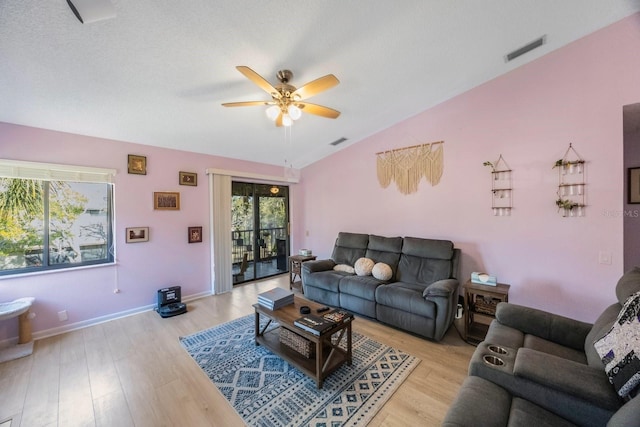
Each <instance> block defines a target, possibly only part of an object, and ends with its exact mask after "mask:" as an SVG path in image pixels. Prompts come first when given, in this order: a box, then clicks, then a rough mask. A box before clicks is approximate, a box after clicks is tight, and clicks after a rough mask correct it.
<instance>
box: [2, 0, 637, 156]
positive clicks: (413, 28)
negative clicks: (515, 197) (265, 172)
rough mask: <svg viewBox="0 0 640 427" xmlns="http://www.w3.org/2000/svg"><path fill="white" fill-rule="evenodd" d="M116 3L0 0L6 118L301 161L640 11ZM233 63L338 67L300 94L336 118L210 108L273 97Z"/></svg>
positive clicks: (495, 1)
mask: <svg viewBox="0 0 640 427" xmlns="http://www.w3.org/2000/svg"><path fill="white" fill-rule="evenodd" d="M112 3H113V4H114V6H115V8H116V13H117V16H116V18H114V19H111V20H107V21H100V22H95V23H92V24H84V25H83V24H81V23H80V22H79V21H78V20H77V19H76V17H75V16H74V15H73V13H72V12H71V10H70V9H69V7H68V6H67V3H66V1H65V0H48V1H42V0H1V1H0V121H3V122H9V123H16V124H22V125H28V126H34V127H40V128H46V129H54V130H60V131H66V132H72V133H77V134H82V135H91V136H98V137H103V138H109V139H116V140H122V141H128V142H135V143H141V144H147V145H155V146H161V147H171V148H177V149H182V150H187V151H194V152H200V153H207V154H214V155H220V156H226V157H232V158H237V159H244V160H253V161H258V162H264V163H270V164H275V165H282V164H283V163H284V161H285V159H286V160H288V161H290V162H292V163H293V166H294V167H298V168H299V167H303V166H306V165H308V164H310V163H313V162H314V161H317V160H319V159H321V158H323V157H326V156H327V155H329V154H331V153H333V152H335V151H336V150H339V149H341V148H343V147H346V146H348V145H349V144H352V143H355V142H357V141H359V140H361V139H363V138H365V137H366V136H368V135H371V134H373V133H375V132H377V131H379V130H381V129H384V128H387V127H389V126H391V125H393V124H394V123H396V122H398V121H401V120H403V119H405V118H408V117H410V116H413V115H415V114H417V113H419V112H420V111H423V110H426V109H427V108H430V107H432V106H434V105H436V104H439V103H441V102H443V101H445V100H447V99H449V98H451V97H453V96H455V95H458V94H460V93H462V92H464V91H466V90H468V89H470V88H472V87H474V86H477V85H479V84H481V83H483V82H486V81H487V80H490V79H492V78H495V77H497V76H499V75H501V74H503V73H506V72H508V71H510V70H512V69H514V68H515V67H518V66H521V65H523V64H525V63H526V62H529V61H531V60H533V59H535V58H538V57H540V56H542V55H544V54H546V53H548V52H550V51H553V50H555V49H558V48H559V47H561V46H563V45H566V44H567V43H570V42H572V41H574V40H576V39H578V38H580V37H583V36H585V35H587V34H589V33H591V32H593V31H595V30H598V29H600V28H602V27H605V26H607V25H609V24H611V23H613V22H616V21H618V20H620V19H622V18H624V17H626V16H628V15H631V14H632V13H634V12H637V11H640V0H610V1H603V0H563V1H557V0H520V1H516V0H485V1H477V0H457V1H446V0H411V1H410V0H403V1H395V2H391V1H388V0H385V1H380V0H358V1H356V0H352V1H344V0H323V1H311V0H290V1H284V0H272V1H257V0H234V1H231V0H226V1H216V0H172V1H167V0H113V1H112ZM542 35H546V41H547V43H546V44H545V45H544V46H542V47H540V48H538V49H536V50H534V51H532V52H530V53H528V54H526V55H525V56H522V57H520V58H518V59H516V60H515V61H512V62H510V63H505V61H504V55H505V54H506V53H508V52H510V51H512V50H514V49H517V48H519V47H521V46H523V45H525V44H527V43H529V42H531V41H532V40H534V39H536V38H538V37H540V36H542ZM236 65H247V66H249V67H251V68H252V69H253V70H255V71H256V72H257V73H259V74H261V75H262V76H263V77H265V78H266V79H267V80H269V81H270V82H271V83H272V84H275V83H277V80H276V78H275V74H276V72H277V71H278V70H280V69H283V68H288V69H291V70H292V71H293V73H294V78H293V80H292V81H291V83H292V84H293V85H294V86H297V87H300V86H302V85H303V84H304V83H307V82H309V81H311V80H314V79H316V78H318V77H321V76H324V75H325V74H329V73H333V74H334V75H335V76H336V77H338V79H340V82H341V83H340V84H339V85H338V86H337V87H335V88H333V89H330V90H328V91H326V92H323V93H321V94H319V95H317V96H315V97H313V98H312V99H311V100H310V101H311V102H313V103H317V104H321V105H326V106H329V107H332V108H335V109H337V110H339V111H341V112H342V115H341V116H340V117H339V118H338V119H336V120H331V119H325V118H321V117H317V116H312V115H309V114H304V115H303V117H302V118H301V119H300V120H299V121H298V122H296V123H295V124H294V126H293V128H292V129H291V144H286V142H285V131H284V130H283V128H276V127H275V126H274V125H273V124H272V123H271V122H269V121H268V119H267V118H266V116H265V114H264V107H246V108H224V107H222V106H221V105H220V104H221V103H223V102H233V101H250V100H267V99H268V98H269V96H268V95H267V94H266V93H265V92H263V91H261V90H260V89H259V88H258V87H257V86H255V85H254V84H253V83H251V82H250V81H249V80H247V79H246V78H245V77H244V76H243V75H242V74H240V73H239V72H238V71H237V70H236V69H235V66H236ZM341 137H345V138H347V139H348V140H347V142H345V143H343V144H341V145H340V146H338V147H333V146H331V145H329V143H330V142H332V141H335V140H336V139H338V138H341ZM292 146H293V147H294V148H292ZM1 152H2V148H1V147H0V154H1Z"/></svg>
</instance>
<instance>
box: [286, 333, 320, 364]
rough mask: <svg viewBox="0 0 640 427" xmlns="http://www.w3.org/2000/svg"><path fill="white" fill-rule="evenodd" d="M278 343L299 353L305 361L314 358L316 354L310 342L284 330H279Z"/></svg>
mask: <svg viewBox="0 0 640 427" xmlns="http://www.w3.org/2000/svg"><path fill="white" fill-rule="evenodd" d="M280 343H282V344H283V345H285V346H287V347H289V348H290V349H292V350H294V351H296V352H297V353H300V354H301V355H303V356H304V357H306V358H307V359H310V358H312V357H314V356H315V354H316V347H315V345H313V343H312V342H311V341H309V340H308V339H306V338H304V337H301V336H300V335H298V334H296V333H295V332H292V331H290V330H288V329H285V328H280Z"/></svg>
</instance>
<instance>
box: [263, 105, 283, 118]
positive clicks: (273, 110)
mask: <svg viewBox="0 0 640 427" xmlns="http://www.w3.org/2000/svg"><path fill="white" fill-rule="evenodd" d="M265 113H266V114H267V117H269V119H271V120H273V121H274V122H275V121H276V119H277V118H278V115H279V114H280V108H278V106H277V105H272V106H271V107H269V108H267V111H265Z"/></svg>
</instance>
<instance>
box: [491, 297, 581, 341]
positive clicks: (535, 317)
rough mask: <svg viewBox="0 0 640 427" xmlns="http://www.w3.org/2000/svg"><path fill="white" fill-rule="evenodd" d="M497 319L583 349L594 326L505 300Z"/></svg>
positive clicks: (546, 338)
mask: <svg viewBox="0 0 640 427" xmlns="http://www.w3.org/2000/svg"><path fill="white" fill-rule="evenodd" d="M496 319H497V320H498V322H500V323H502V324H503V325H505V326H509V327H511V328H514V329H517V330H519V331H521V332H524V333H525V334H531V335H535V336H537V337H540V338H543V339H545V340H548V341H552V342H555V343H557V344H561V345H564V346H566V347H571V348H573V349H576V350H582V351H584V342H585V339H586V338H587V334H588V333H589V331H591V328H592V327H593V325H592V324H590V323H585V322H581V321H579V320H574V319H570V318H568V317H564V316H559V315H557V314H553V313H549V312H546V311H542V310H537V309H535V308H531V307H524V306H522V305H517V304H512V303H505V302H501V303H498V306H497V307H496Z"/></svg>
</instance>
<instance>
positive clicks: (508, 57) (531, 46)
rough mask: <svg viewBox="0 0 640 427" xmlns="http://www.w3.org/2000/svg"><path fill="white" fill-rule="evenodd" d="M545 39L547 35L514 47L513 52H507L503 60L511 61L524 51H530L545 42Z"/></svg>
mask: <svg viewBox="0 0 640 427" xmlns="http://www.w3.org/2000/svg"><path fill="white" fill-rule="evenodd" d="M546 41H547V36H542V37H540V38H539V39H536V40H534V41H532V42H531V43H529V44H527V45H525V46H522V47H521V48H520V49H516V50H514V51H513V52H510V53H507V54H506V55H505V56H504V60H505V62H509V61H513V60H514V59H516V58H517V57H519V56H522V55H524V54H525V53H527V52H531V51H532V50H533V49H535V48H538V47H540V46H542V45H543V44H545V43H546Z"/></svg>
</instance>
